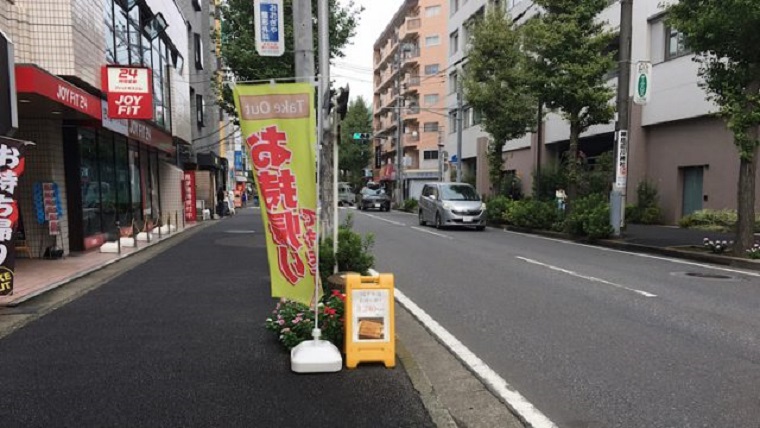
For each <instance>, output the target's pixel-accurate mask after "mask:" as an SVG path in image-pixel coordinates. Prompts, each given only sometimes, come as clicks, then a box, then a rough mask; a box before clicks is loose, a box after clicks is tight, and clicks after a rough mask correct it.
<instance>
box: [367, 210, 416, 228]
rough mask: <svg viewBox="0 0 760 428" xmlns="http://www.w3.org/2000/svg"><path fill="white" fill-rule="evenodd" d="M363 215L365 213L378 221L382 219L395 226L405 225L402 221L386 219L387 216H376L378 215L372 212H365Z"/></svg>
mask: <svg viewBox="0 0 760 428" xmlns="http://www.w3.org/2000/svg"><path fill="white" fill-rule="evenodd" d="M364 215H366V216H367V217H372V218H375V219H378V220H380V221H384V222H386V223H390V224H395V225H396V226H406V225H405V224H404V223H399V222H397V221H393V220H388V219H387V218H382V217H378V216H376V215H374V214H367V213H365V214H364Z"/></svg>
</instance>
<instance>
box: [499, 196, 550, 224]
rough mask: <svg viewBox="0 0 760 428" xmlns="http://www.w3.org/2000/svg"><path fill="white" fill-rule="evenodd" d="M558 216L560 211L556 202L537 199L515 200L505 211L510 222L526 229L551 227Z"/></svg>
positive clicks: (506, 218) (507, 220)
mask: <svg viewBox="0 0 760 428" xmlns="http://www.w3.org/2000/svg"><path fill="white" fill-rule="evenodd" d="M558 218H559V213H558V212H557V207H556V205H555V204H554V203H552V202H543V201H537V200H535V199H527V200H521V201H514V202H512V203H511V204H510V205H509V206H508V209H507V211H506V212H505V220H506V222H507V223H508V224H511V225H514V226H517V227H524V228H526V229H537V230H538V229H551V227H552V225H553V224H554V223H555V222H556V221H557V220H558Z"/></svg>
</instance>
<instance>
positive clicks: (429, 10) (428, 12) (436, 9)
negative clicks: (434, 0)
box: [425, 5, 441, 18]
mask: <svg viewBox="0 0 760 428" xmlns="http://www.w3.org/2000/svg"><path fill="white" fill-rule="evenodd" d="M440 14H441V5H436V6H428V7H426V8H425V17H426V18H430V17H431V16H438V15H440Z"/></svg>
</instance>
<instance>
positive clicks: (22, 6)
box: [0, 0, 105, 88]
mask: <svg viewBox="0 0 760 428" xmlns="http://www.w3.org/2000/svg"><path fill="white" fill-rule="evenodd" d="M0 30H3V31H4V32H5V33H6V34H8V35H9V36H10V37H11V39H12V40H13V43H14V45H15V49H16V63H31V64H37V65H38V66H40V67H41V68H44V69H45V70H47V71H49V72H51V73H53V74H58V75H63V76H77V77H79V78H80V79H82V80H84V81H85V82H87V83H89V84H91V85H93V86H94V87H96V88H100V74H99V67H100V65H101V64H102V63H103V62H104V52H105V41H104V26H103V3H102V2H101V1H100V0H15V4H11V3H9V2H8V1H5V0H3V1H0Z"/></svg>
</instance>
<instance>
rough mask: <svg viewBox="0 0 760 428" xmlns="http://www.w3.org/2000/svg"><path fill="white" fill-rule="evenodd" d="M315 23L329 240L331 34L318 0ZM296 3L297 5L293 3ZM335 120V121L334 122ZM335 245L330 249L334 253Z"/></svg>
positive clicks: (325, 226) (325, 220)
mask: <svg viewBox="0 0 760 428" xmlns="http://www.w3.org/2000/svg"><path fill="white" fill-rule="evenodd" d="M317 1H318V3H317V23H318V29H319V91H320V93H321V94H322V106H321V109H322V116H323V119H322V126H321V127H320V129H319V133H320V135H321V136H322V138H321V140H320V161H321V166H322V168H321V169H322V174H321V175H322V183H320V194H321V195H322V197H321V198H320V199H321V201H322V206H321V212H322V219H321V221H322V229H321V232H322V236H330V235H331V234H332V232H333V229H332V228H333V227H338V226H337V225H336V224H332V223H333V212H332V211H333V200H332V197H333V192H332V189H331V188H330V187H331V185H330V184H331V183H332V181H333V174H334V171H333V168H334V166H333V156H332V152H333V148H334V144H335V143H334V142H333V141H332V135H331V134H332V132H331V131H332V130H331V124H330V118H329V110H330V102H331V98H332V97H331V96H330V38H329V37H330V30H329V24H328V23H329V10H328V7H329V6H328V2H327V1H326V0H317ZM294 3H298V1H296V2H294ZM336 120H337V119H336ZM337 245H338V243H337V241H336V242H333V246H334V248H335V249H337Z"/></svg>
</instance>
